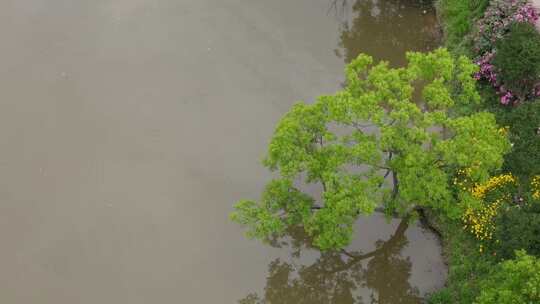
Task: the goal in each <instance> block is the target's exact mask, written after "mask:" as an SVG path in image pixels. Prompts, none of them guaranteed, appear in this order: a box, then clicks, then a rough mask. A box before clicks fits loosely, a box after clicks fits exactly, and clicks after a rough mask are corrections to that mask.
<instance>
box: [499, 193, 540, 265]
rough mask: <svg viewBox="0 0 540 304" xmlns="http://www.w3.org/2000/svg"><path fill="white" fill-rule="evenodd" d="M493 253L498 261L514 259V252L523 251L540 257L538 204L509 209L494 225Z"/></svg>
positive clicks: (539, 207)
mask: <svg viewBox="0 0 540 304" xmlns="http://www.w3.org/2000/svg"><path fill="white" fill-rule="evenodd" d="M493 240H494V241H495V243H494V245H493V247H494V248H493V249H494V251H495V252H496V253H497V256H498V257H499V258H500V259H512V258H514V251H516V250H519V249H524V250H526V251H527V253H529V254H533V255H536V256H540V204H538V203H531V204H529V205H526V206H523V207H517V206H514V207H510V208H509V210H508V211H506V212H503V213H502V214H501V216H500V217H499V218H498V219H497V221H496V224H495V233H494V236H493Z"/></svg>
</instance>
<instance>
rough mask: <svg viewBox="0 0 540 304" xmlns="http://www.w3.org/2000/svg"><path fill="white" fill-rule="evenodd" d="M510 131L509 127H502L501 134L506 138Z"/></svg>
mask: <svg viewBox="0 0 540 304" xmlns="http://www.w3.org/2000/svg"><path fill="white" fill-rule="evenodd" d="M509 130H510V127H509V126H506V127H502V128H500V129H499V133H501V134H502V135H503V136H506V135H508V131H509Z"/></svg>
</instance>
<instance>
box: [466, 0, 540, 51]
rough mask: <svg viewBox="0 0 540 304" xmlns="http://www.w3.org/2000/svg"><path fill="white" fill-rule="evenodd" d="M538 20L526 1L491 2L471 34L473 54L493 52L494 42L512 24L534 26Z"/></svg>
mask: <svg viewBox="0 0 540 304" xmlns="http://www.w3.org/2000/svg"><path fill="white" fill-rule="evenodd" d="M537 19H538V15H537V12H536V10H535V9H534V8H533V7H532V6H531V5H530V4H528V3H527V0H514V1H508V0H493V1H491V3H490V5H489V7H488V8H487V9H486V10H485V13H484V16H483V17H482V18H481V19H479V20H478V21H477V23H476V28H475V31H474V34H473V41H474V48H473V49H474V52H475V54H478V55H482V54H485V53H488V52H491V51H492V50H493V44H494V42H495V41H497V40H499V39H501V38H502V37H503V36H504V35H505V34H506V33H507V32H508V31H509V29H510V26H511V25H512V23H514V22H527V23H531V24H534V23H535V22H536V20H537Z"/></svg>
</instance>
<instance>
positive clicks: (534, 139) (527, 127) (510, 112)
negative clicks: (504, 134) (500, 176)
mask: <svg viewBox="0 0 540 304" xmlns="http://www.w3.org/2000/svg"><path fill="white" fill-rule="evenodd" d="M495 112H496V115H497V121H498V123H499V125H501V126H509V127H510V141H511V142H512V143H513V147H512V150H511V152H510V153H508V154H507V155H506V156H505V163H504V169H505V170H506V171H508V172H512V173H513V174H514V175H516V176H518V177H520V178H521V179H524V180H526V179H529V178H530V177H531V176H533V175H535V174H540V134H539V129H538V128H540V102H539V101H536V102H529V103H524V104H522V105H519V106H516V107H512V108H508V107H504V108H503V107H502V106H498V107H497V109H496V110H495Z"/></svg>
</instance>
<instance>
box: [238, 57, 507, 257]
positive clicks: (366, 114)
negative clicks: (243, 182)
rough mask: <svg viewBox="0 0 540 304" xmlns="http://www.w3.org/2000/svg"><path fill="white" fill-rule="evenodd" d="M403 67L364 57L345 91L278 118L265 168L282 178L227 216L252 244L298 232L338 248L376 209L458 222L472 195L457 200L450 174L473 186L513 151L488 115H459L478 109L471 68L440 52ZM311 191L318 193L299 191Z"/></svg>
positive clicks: (350, 72) (351, 68)
mask: <svg viewBox="0 0 540 304" xmlns="http://www.w3.org/2000/svg"><path fill="white" fill-rule="evenodd" d="M407 60H408V65H407V66H406V67H404V68H390V67H389V65H388V63H387V62H384V61H383V62H379V63H376V64H375V63H374V62H373V59H372V58H371V57H370V56H367V55H364V54H361V55H359V56H358V58H356V59H355V60H353V61H352V62H351V63H350V64H349V65H347V67H346V69H345V76H346V86H345V87H344V88H343V89H342V90H340V91H338V92H336V93H335V94H333V95H327V96H320V97H319V98H318V99H317V100H316V101H315V102H314V103H311V104H306V103H303V102H299V103H297V104H295V105H294V106H293V107H292V108H291V109H290V111H289V112H288V113H286V114H285V115H284V116H283V117H282V119H281V120H280V121H279V123H278V124H277V127H276V129H275V133H274V135H273V137H272V139H271V141H270V144H269V148H268V155H267V157H266V158H265V160H264V165H265V166H266V167H268V168H269V169H270V170H272V171H277V173H279V174H278V176H277V177H276V178H275V179H273V180H271V181H270V182H269V183H268V185H267V186H266V188H265V190H264V191H263V193H262V198H261V200H260V201H258V202H257V201H253V200H242V201H240V202H238V203H237V204H236V206H235V211H234V212H233V213H232V214H231V217H232V219H233V220H234V221H236V222H238V223H240V224H242V225H245V226H247V228H248V236H250V237H256V238H260V239H263V240H264V239H268V238H270V237H272V236H275V235H280V234H283V233H284V231H285V230H286V229H287V227H289V226H301V227H303V229H304V230H305V231H306V232H307V233H308V234H309V235H310V236H312V237H313V239H314V244H315V245H316V246H317V247H319V248H320V249H323V250H325V249H333V248H342V247H344V246H346V245H347V244H349V242H350V240H351V236H352V234H353V224H354V222H355V221H356V219H357V218H358V217H359V216H360V215H361V214H371V213H372V212H374V210H375V209H376V208H383V209H384V210H385V211H387V212H389V213H399V214H403V215H404V214H408V213H410V212H411V211H412V210H413V209H414V208H416V207H418V206H429V207H432V208H437V209H441V210H443V211H445V212H446V213H447V214H450V215H454V216H458V215H459V214H460V212H461V210H463V208H464V205H467V204H470V203H471V201H472V200H473V198H472V197H471V195H470V193H469V192H468V191H460V192H458V193H457V195H456V193H455V192H454V187H453V185H452V181H453V177H454V176H455V174H456V172H457V171H458V170H460V169H463V168H469V170H468V172H469V178H470V180H471V181H473V182H474V181H482V180H485V179H486V178H487V177H488V176H489V172H490V171H493V170H495V169H498V168H499V167H500V166H501V164H502V162H503V155H504V153H505V152H506V151H507V150H508V149H509V143H508V141H507V139H506V136H505V134H504V132H501V131H500V130H499V129H498V127H497V125H496V122H495V118H494V116H493V115H492V114H489V113H487V112H474V113H472V112H470V111H467V110H465V109H468V108H471V107H472V106H474V105H476V104H478V103H479V100H480V97H479V95H478V93H477V92H476V90H475V81H474V79H473V78H472V75H473V73H474V72H475V70H476V66H475V65H474V64H472V63H471V62H470V61H469V60H468V59H466V58H465V57H460V58H454V57H453V56H452V55H451V54H450V53H449V52H448V51H447V50H445V49H438V50H436V51H434V52H431V53H426V54H423V53H416V52H410V53H408V54H407ZM470 113H472V114H470ZM309 184H318V185H320V188H321V192H322V194H320V195H315V194H314V193H310V192H308V191H305V186H304V185H309ZM319 196H320V197H319Z"/></svg>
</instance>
